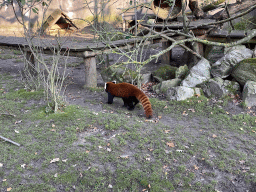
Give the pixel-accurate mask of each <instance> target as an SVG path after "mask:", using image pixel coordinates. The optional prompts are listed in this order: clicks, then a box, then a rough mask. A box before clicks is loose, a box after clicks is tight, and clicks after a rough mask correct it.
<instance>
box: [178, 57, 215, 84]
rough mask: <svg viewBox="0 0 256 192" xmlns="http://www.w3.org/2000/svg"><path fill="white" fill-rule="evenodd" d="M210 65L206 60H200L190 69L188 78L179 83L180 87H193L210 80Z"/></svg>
mask: <svg viewBox="0 0 256 192" xmlns="http://www.w3.org/2000/svg"><path fill="white" fill-rule="evenodd" d="M210 67H211V66H210V63H209V61H208V60H206V59H201V60H200V61H199V62H198V63H197V64H196V65H195V66H194V67H192V68H191V69H190V72H189V74H188V76H187V77H186V78H185V79H184V80H183V81H182V82H181V86H185V87H195V86H196V85H198V84H201V83H203V82H204V81H207V80H209V79H210V78H211V76H210Z"/></svg>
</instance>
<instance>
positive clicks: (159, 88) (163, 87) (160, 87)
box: [153, 78, 181, 94]
mask: <svg viewBox="0 0 256 192" xmlns="http://www.w3.org/2000/svg"><path fill="white" fill-rule="evenodd" d="M180 83H181V79H178V78H175V79H171V80H167V81H162V82H161V83H159V84H157V85H154V86H153V90H154V91H155V92H156V93H157V94H158V93H160V92H161V93H166V91H167V90H168V89H169V88H171V87H177V86H179V85H180Z"/></svg>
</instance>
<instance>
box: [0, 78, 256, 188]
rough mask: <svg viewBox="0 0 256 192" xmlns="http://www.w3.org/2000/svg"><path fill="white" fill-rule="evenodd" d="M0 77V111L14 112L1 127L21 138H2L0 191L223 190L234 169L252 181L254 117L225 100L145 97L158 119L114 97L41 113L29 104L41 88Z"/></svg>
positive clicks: (1, 118) (39, 106) (37, 105)
mask: <svg viewBox="0 0 256 192" xmlns="http://www.w3.org/2000/svg"><path fill="white" fill-rule="evenodd" d="M0 79H1V83H0V89H3V86H2V85H4V86H5V88H4V89H3V90H1V92H0V114H1V113H7V112H6V110H8V111H10V112H11V113H13V114H15V116H6V115H0V124H1V128H0V130H1V135H3V136H5V137H7V138H9V139H11V140H13V141H16V142H18V143H20V144H21V147H17V146H15V145H12V144H10V143H8V142H3V141H1V142H0V148H1V150H0V163H2V164H3V166H2V167H0V180H1V181H3V180H4V179H6V181H4V182H2V183H1V185H0V191H6V189H7V188H8V187H12V190H13V191H58V190H61V191H111V190H113V191H142V190H148V191H156V192H159V191H188V192H190V191H205V192H208V191H215V189H219V190H223V191H224V188H223V186H225V185H227V186H228V184H229V183H230V180H231V179H230V178H234V177H239V178H242V179H241V180H239V182H240V181H241V182H243V185H244V186H246V187H248V188H249V187H250V184H251V183H253V182H254V183H255V181H256V177H255V176H254V175H253V174H254V173H255V170H256V161H255V155H256V150H255V148H256V143H255V139H256V134H255V133H254V132H253V131H256V122H255V117H254V116H252V115H250V114H246V113H243V114H236V115H232V114H230V113H226V111H225V108H224V105H225V102H217V103H216V104H211V103H210V101H209V100H208V99H206V98H204V97H199V98H194V99H189V100H187V101H179V102H177V101H159V100H158V99H150V101H151V103H152V106H153V110H154V112H155V113H156V114H160V115H161V116H162V119H160V120H159V122H157V123H156V122H149V121H144V118H141V117H138V116H137V115H134V116H133V117H131V116H130V115H129V118H128V116H127V115H126V114H125V113H124V110H126V109H115V108H114V107H113V106H114V105H102V106H103V107H104V109H107V110H104V111H97V113H96V112H93V111H91V110H89V108H87V107H81V106H76V105H69V106H67V107H65V108H63V111H59V112H57V113H46V112H45V107H46V106H45V104H44V103H43V102H42V103H39V102H37V101H36V103H35V104H33V105H32V104H31V105H28V104H29V102H30V101H35V98H38V99H40V98H42V97H41V96H42V95H43V92H37V93H35V92H27V91H26V90H24V89H21V86H20V85H19V84H18V82H17V81H15V80H14V79H13V78H12V77H11V76H9V75H8V74H6V75H4V76H0ZM89 91H91V92H93V93H95V94H98V95H100V94H101V93H99V92H97V91H96V90H94V89H93V90H89ZM95 91H96V92H95ZM101 91H102V89H101ZM89 103H90V101H89ZM136 110H138V108H137V107H136V109H135V111H134V112H131V113H132V114H136V113H137V111H136ZM140 110H141V108H140ZM20 120H22V121H20ZM241 128H242V129H241ZM167 143H168V144H167ZM170 143H173V145H171V144H170ZM55 158H59V159H58V160H56V161H55V162H52V160H53V159H55ZM248 167H249V168H250V169H248ZM224 175H226V176H227V177H224ZM218 178H221V179H222V180H221V181H220V180H219V179H218ZM202 179H204V180H203V182H202ZM233 182H236V180H233ZM42 184H43V185H42ZM111 188H112V189H111Z"/></svg>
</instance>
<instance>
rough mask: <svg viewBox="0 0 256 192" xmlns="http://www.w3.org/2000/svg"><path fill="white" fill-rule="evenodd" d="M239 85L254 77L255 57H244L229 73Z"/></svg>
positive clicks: (255, 74)
mask: <svg viewBox="0 0 256 192" xmlns="http://www.w3.org/2000/svg"><path fill="white" fill-rule="evenodd" d="M231 75H232V76H233V77H234V78H235V79H236V80H237V81H238V82H239V83H240V84H241V85H244V84H245V83H246V81H255V79H256V58H250V59H244V60H243V61H241V62H240V63H239V64H238V65H237V66H236V67H235V69H234V70H233V72H232V74H231Z"/></svg>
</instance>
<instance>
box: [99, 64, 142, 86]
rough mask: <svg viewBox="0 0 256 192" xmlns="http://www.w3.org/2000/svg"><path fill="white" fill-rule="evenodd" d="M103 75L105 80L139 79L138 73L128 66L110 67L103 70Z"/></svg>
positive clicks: (129, 80)
mask: <svg viewBox="0 0 256 192" xmlns="http://www.w3.org/2000/svg"><path fill="white" fill-rule="evenodd" d="M101 76H102V79H103V81H104V82H109V81H113V80H115V81H117V82H118V83H120V82H127V83H131V82H132V79H133V80H134V79H137V76H138V74H137V73H136V72H135V71H133V70H131V69H129V68H127V67H112V66H110V67H108V68H107V69H105V70H103V71H101Z"/></svg>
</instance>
